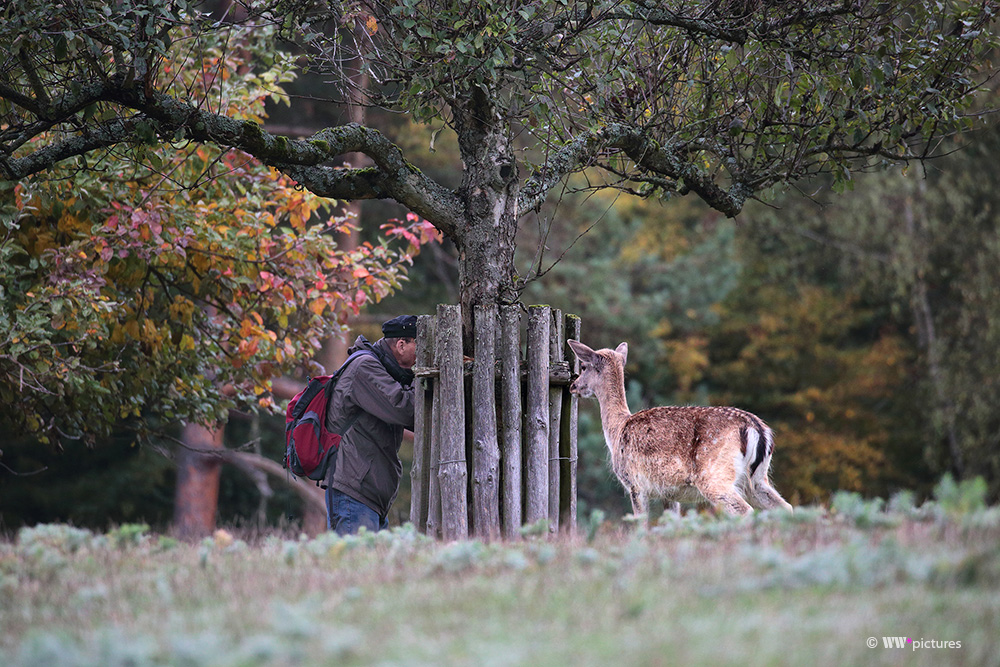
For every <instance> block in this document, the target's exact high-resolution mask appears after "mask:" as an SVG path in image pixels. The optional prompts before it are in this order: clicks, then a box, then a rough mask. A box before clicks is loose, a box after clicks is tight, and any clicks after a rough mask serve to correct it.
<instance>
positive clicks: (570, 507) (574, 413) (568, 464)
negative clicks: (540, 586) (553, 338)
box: [559, 315, 580, 535]
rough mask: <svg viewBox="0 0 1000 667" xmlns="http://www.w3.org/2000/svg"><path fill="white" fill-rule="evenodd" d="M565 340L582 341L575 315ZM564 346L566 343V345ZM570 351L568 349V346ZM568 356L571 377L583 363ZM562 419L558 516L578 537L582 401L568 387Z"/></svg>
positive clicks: (569, 318)
mask: <svg viewBox="0 0 1000 667" xmlns="http://www.w3.org/2000/svg"><path fill="white" fill-rule="evenodd" d="M565 338H566V339H572V340H580V318H579V317H577V316H576V315H567V316H566V336H565ZM563 344H564V345H565V343H563ZM566 347H567V348H568V347H569V346H568V345H567V346H566ZM565 355H566V358H567V359H571V361H570V377H572V376H573V375H575V374H577V373H579V372H580V362H579V361H578V360H577V359H576V355H575V354H573V353H572V351H571V350H566V351H565ZM562 400H563V418H562V424H561V428H560V433H559V458H560V461H559V463H560V466H559V469H560V474H559V479H560V487H559V514H560V523H559V525H560V527H561V528H562V529H563V531H565V532H568V533H569V534H570V535H575V534H576V466H577V458H578V456H579V453H578V452H579V450H578V447H577V433H576V432H577V425H578V424H579V414H580V405H579V403H580V399H579V398H578V397H577V396H576V395H575V394H571V393H570V391H569V386H568V385H567V386H566V387H564V388H563V391H562Z"/></svg>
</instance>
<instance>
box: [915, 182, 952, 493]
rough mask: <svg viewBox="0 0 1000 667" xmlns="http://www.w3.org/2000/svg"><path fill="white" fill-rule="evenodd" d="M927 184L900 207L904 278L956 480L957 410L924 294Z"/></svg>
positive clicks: (926, 250)
mask: <svg viewBox="0 0 1000 667" xmlns="http://www.w3.org/2000/svg"><path fill="white" fill-rule="evenodd" d="M926 194H927V182H926V181H925V180H923V179H918V180H917V197H916V201H914V198H913V197H907V198H906V199H905V201H904V205H903V224H904V227H905V230H906V234H907V236H908V237H909V238H908V239H907V244H906V248H907V249H908V251H909V252H911V253H912V256H911V257H910V261H909V262H908V266H907V268H908V269H909V271H910V272H911V275H910V276H907V278H909V280H910V282H911V291H910V306H911V309H912V311H913V321H914V325H915V327H916V331H917V342H918V345H919V346H920V348H921V349H922V350H923V352H924V354H925V355H926V357H925V359H926V363H927V376H928V379H929V380H930V385H931V390H932V391H933V392H934V408H935V412H936V414H937V417H938V419H939V420H940V424H941V427H942V429H943V431H944V434H943V435H944V438H945V442H946V445H947V448H948V458H949V459H950V466H949V467H950V468H951V472H952V474H953V475H954V476H955V478H956V479H962V477H963V476H964V475H965V462H964V460H963V456H962V449H961V446H960V444H959V441H958V431H957V428H956V425H955V419H956V414H957V407H956V405H955V402H954V401H953V400H952V399H951V397H950V395H949V393H948V390H947V387H946V379H945V372H944V362H943V360H942V358H941V342H940V341H939V340H938V337H937V332H936V328H935V325H934V311H933V309H932V306H931V302H930V298H929V296H928V293H927V292H928V290H927V280H926V279H925V277H924V271H925V269H926V268H927V267H928V266H929V265H930V260H929V259H928V258H927V255H928V252H929V251H928V249H927V247H926V244H927V241H926V239H925V238H922V237H923V236H925V235H926V234H927V231H926V228H927V220H926V205H927V197H926Z"/></svg>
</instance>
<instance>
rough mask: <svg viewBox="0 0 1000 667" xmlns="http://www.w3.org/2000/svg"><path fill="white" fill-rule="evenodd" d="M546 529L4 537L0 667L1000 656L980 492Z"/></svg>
mask: <svg viewBox="0 0 1000 667" xmlns="http://www.w3.org/2000/svg"><path fill="white" fill-rule="evenodd" d="M540 528H542V530H538V531H533V532H541V533H542V534H543V535H542V536H537V535H536V536H532V535H526V536H525V538H524V539H523V540H522V541H518V542H514V543H502V544H483V543H480V542H476V541H470V542H464V543H453V544H443V543H438V542H435V541H433V540H429V539H428V538H425V537H423V536H421V535H418V534H416V533H415V532H414V531H412V530H409V529H408V528H403V529H397V530H394V531H392V532H387V533H380V534H377V535H372V534H367V535H361V536H357V537H351V538H344V539H342V538H338V537H336V536H335V535H323V536H320V537H319V538H316V539H312V540H307V539H299V540H288V539H282V538H279V537H267V538H262V539H259V540H255V541H254V542H253V543H250V544H248V543H246V542H244V541H241V540H238V539H234V538H233V536H232V535H231V534H230V533H228V532H226V531H220V532H219V533H217V534H216V536H215V537H214V538H208V539H206V540H205V541H204V542H201V543H197V544H185V543H178V542H176V541H175V540H172V539H170V538H167V537H163V536H157V535H151V534H148V533H147V532H146V530H145V528H144V527H143V526H135V525H127V526H121V527H119V528H117V529H115V530H113V531H111V532H110V533H107V534H103V535H102V534H94V533H91V532H88V531H84V530H79V529H75V528H72V527H68V526H58V525H46V526H37V527H34V528H30V529H24V530H22V531H20V532H19V533H18V535H17V536H16V537H15V538H13V539H10V540H7V541H4V542H2V543H0V664H2V665H5V666H13V665H45V666H46V667H48V666H50V665H59V666H60V667H61V666H66V665H101V666H106V665H146V664H153V665H158V664H170V665H312V664H317V665H319V664H322V665H332V664H338V665H372V664H378V665H532V666H534V665H558V666H563V665H581V664H582V665H614V666H623V665H726V664H740V665H803V664H804V665H822V666H825V665H1000V549H998V546H1000V508H987V507H986V506H985V505H984V504H983V502H982V500H981V493H980V492H979V490H977V489H976V488H974V487H973V486H969V485H965V486H957V485H954V484H951V485H949V486H947V487H939V491H938V497H937V499H936V500H935V501H933V502H928V503H925V504H923V505H922V506H920V507H916V506H914V504H913V502H912V500H911V499H910V497H909V496H907V495H905V494H902V495H900V496H897V497H895V498H893V499H892V500H891V501H890V502H889V503H883V502H882V501H878V500H876V501H865V500H862V499H861V498H860V497H858V496H856V495H851V494H839V495H838V496H836V497H835V498H834V500H833V502H832V504H831V507H830V508H800V509H798V511H797V512H796V513H795V514H792V515H787V514H783V513H782V514H768V513H763V514H758V515H755V516H753V517H750V518H747V519H743V520H734V519H728V518H724V517H723V518H715V517H711V516H704V515H697V514H689V515H686V516H684V517H683V518H678V517H673V516H665V517H664V518H663V519H661V521H660V522H659V523H658V524H657V525H656V526H655V527H653V528H651V529H649V530H645V529H642V528H640V527H638V526H636V525H635V524H632V523H624V524H612V523H610V522H601V521H600V517H599V516H594V517H591V519H590V520H589V521H584V522H582V525H581V526H580V530H579V534H578V536H577V537H575V538H573V539H569V538H565V537H564V538H560V539H557V540H553V539H550V538H547V537H545V536H544V532H545V531H544V527H540ZM529 532H532V531H529ZM892 637H899V638H901V639H900V640H899V641H901V643H902V645H901V647H899V648H887V647H886V646H885V644H886V641H890V642H891V641H893V640H892V639H891V638H892ZM907 639H909V640H910V641H907ZM869 642H872V643H874V644H875V645H876V646H875V648H869V645H868V644H869ZM932 642H939V643H940V642H953V644H952V645H951V646H950V647H947V646H935V645H934V644H932ZM954 642H960V646H955V645H954Z"/></svg>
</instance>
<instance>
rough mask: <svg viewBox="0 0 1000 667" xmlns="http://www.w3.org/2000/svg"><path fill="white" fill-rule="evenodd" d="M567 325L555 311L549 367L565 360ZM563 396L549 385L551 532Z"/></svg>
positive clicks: (556, 521)
mask: <svg viewBox="0 0 1000 667" xmlns="http://www.w3.org/2000/svg"><path fill="white" fill-rule="evenodd" d="M565 345H566V342H565V324H564V322H563V316H562V311H561V310H558V309H554V310H553V311H552V324H551V328H550V329H549V365H550V367H551V366H553V365H555V363H556V362H559V361H562V360H563V354H564V353H563V347H565ZM562 394H563V388H562V387H560V386H558V385H552V384H550V385H549V455H548V457H547V458H548V475H549V532H553V533H554V532H556V531H558V530H559V484H560V480H559V472H560V466H559V438H560V435H561V429H560V422H561V420H562V404H563V400H562V398H563V397H562Z"/></svg>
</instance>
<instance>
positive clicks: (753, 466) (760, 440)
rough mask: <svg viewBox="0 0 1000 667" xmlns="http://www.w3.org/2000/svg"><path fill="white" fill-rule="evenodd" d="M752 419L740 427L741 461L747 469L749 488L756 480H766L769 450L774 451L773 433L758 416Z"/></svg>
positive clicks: (768, 466)
mask: <svg viewBox="0 0 1000 667" xmlns="http://www.w3.org/2000/svg"><path fill="white" fill-rule="evenodd" d="M751 417H752V419H751V420H750V422H749V423H748V424H746V425H745V426H743V428H742V429H740V438H741V439H742V441H743V442H742V443H741V444H742V445H743V447H742V449H743V463H744V465H745V466H746V470H747V473H748V474H747V481H748V482H749V485H750V487H751V488H753V485H754V483H756V482H758V481H764V482H765V483H766V482H767V470H768V468H770V467H771V452H772V451H774V433H773V432H772V431H771V428H770V427H769V426H768V425H767V424H765V423H764V422H763V421H762V420H761V419H760V418H759V417H756V416H753V415H751Z"/></svg>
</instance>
